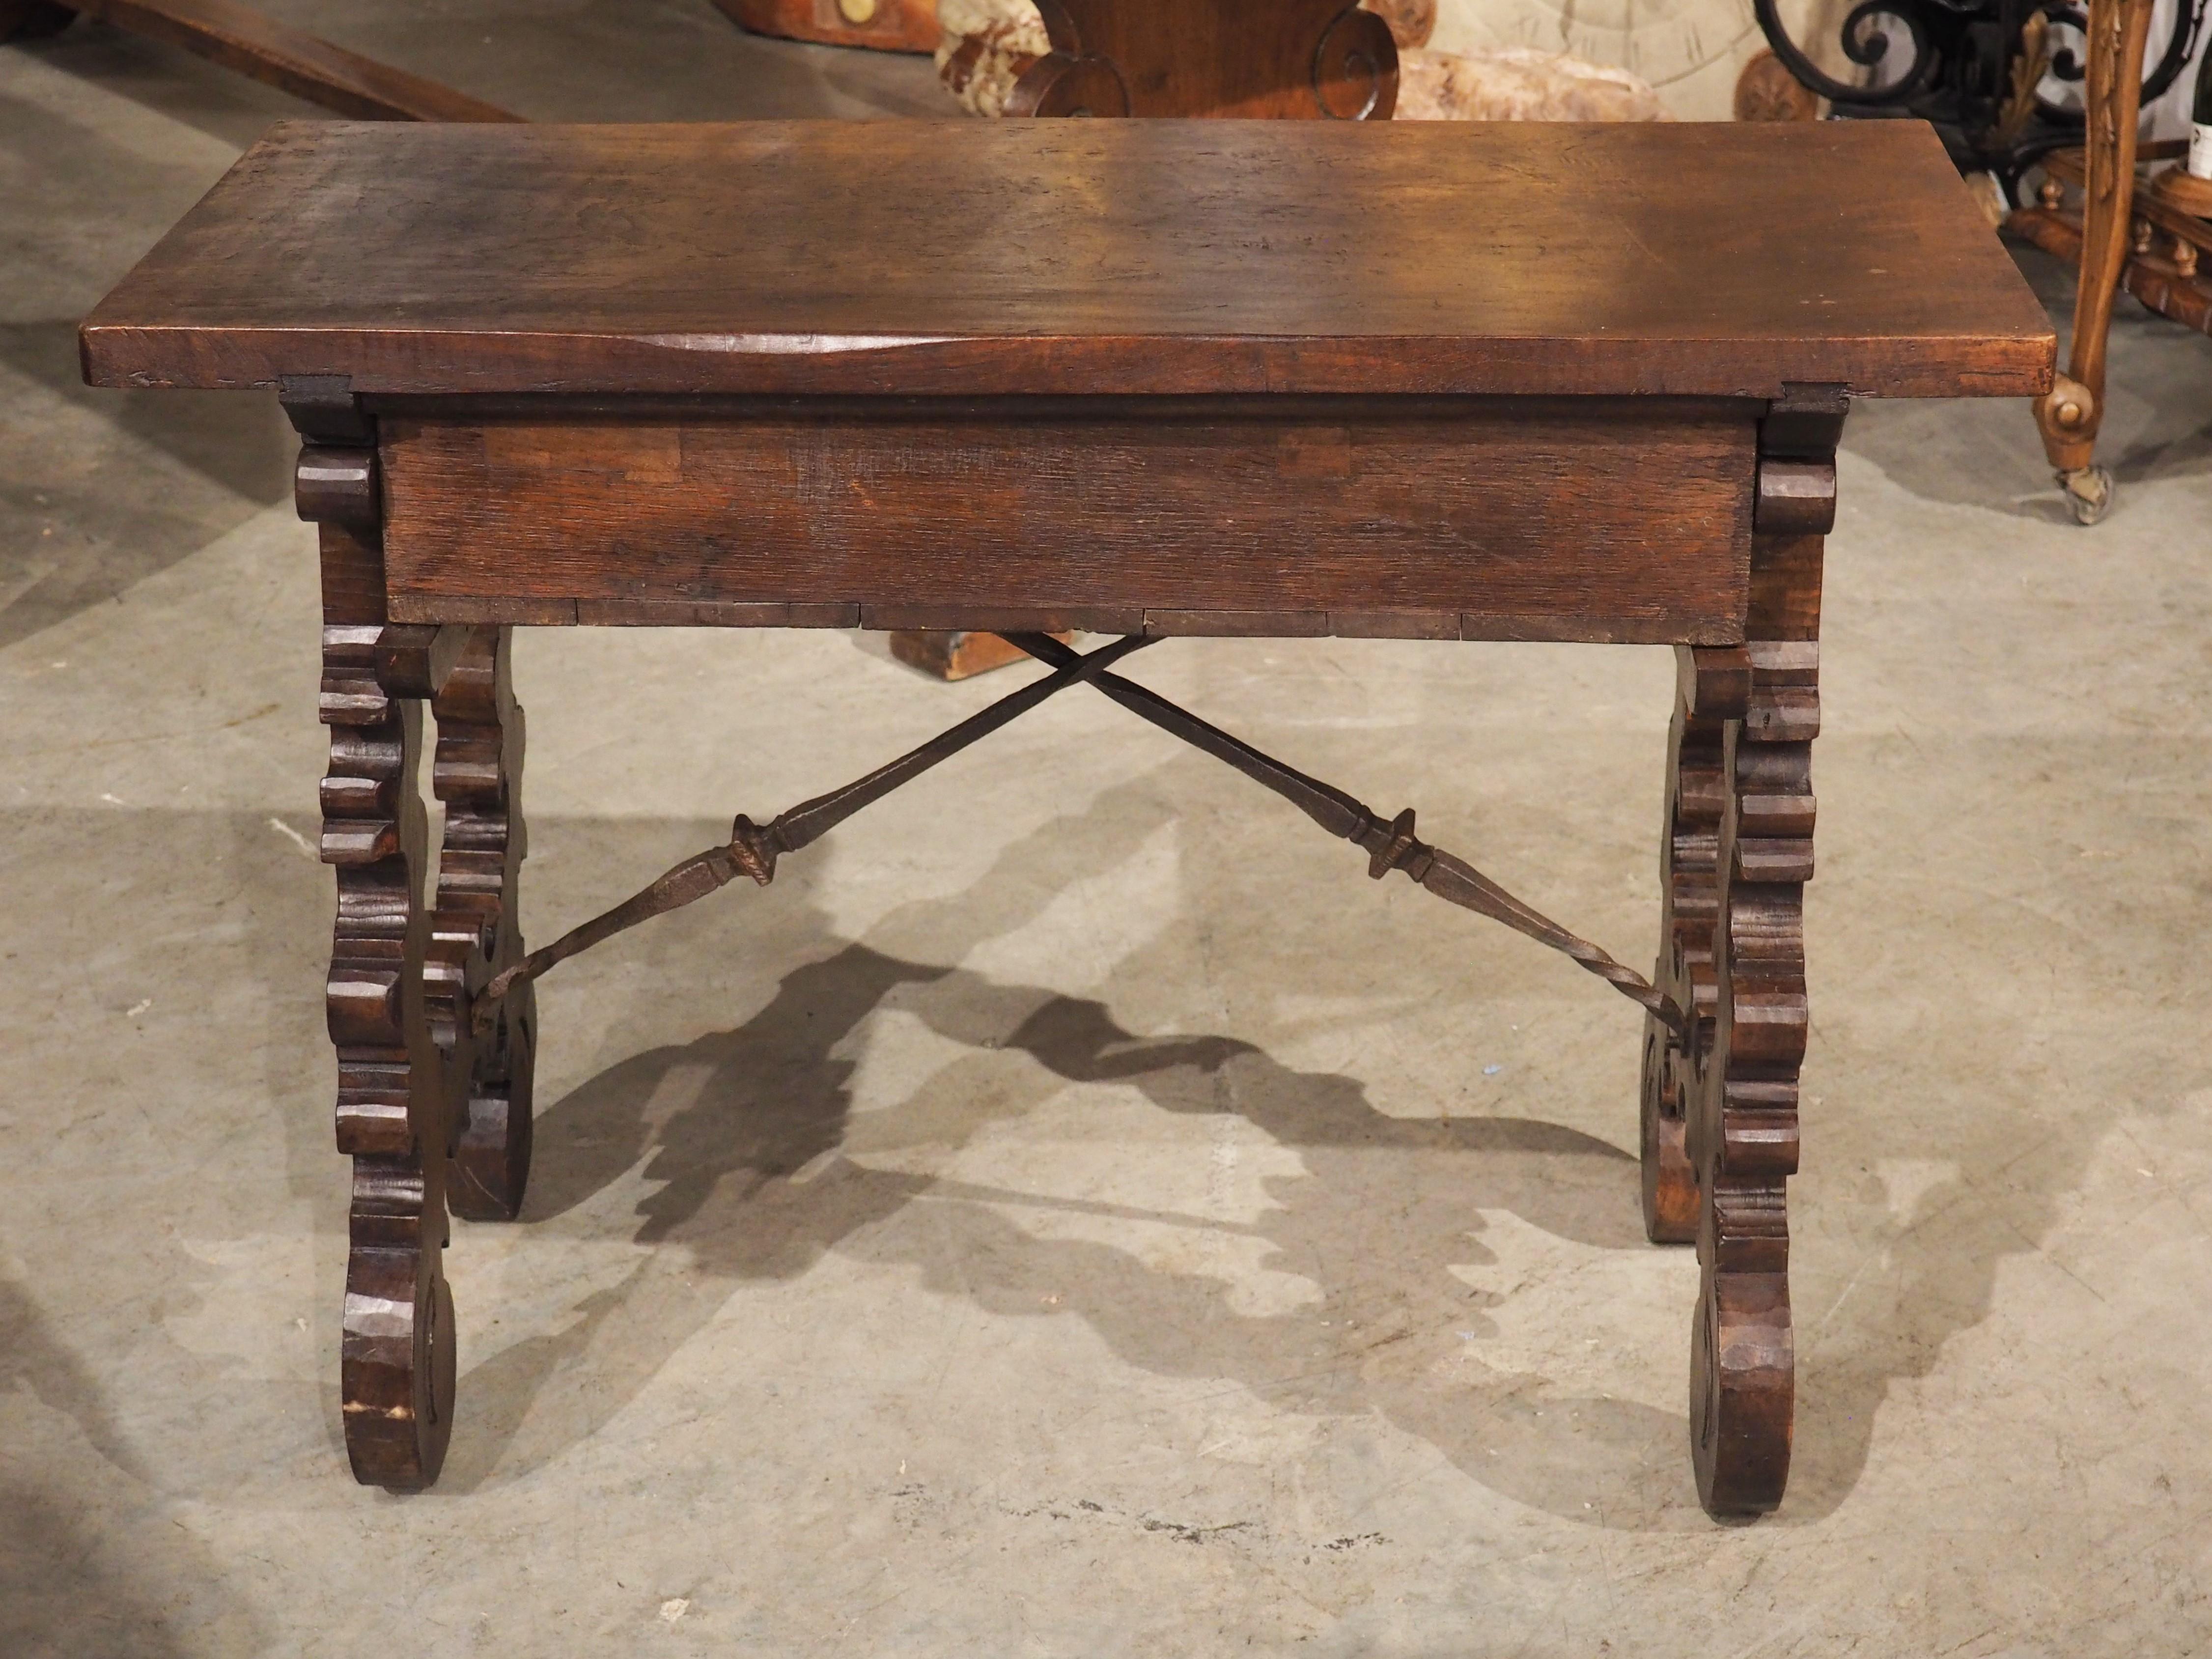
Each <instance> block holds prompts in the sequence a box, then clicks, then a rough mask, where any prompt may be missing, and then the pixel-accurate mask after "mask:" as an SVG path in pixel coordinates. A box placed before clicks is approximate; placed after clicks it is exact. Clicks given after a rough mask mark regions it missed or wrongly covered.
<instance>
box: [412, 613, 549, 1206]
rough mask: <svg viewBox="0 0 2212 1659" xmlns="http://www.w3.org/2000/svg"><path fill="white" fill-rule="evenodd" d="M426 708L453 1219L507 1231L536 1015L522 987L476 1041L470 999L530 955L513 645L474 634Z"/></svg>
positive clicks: (503, 634) (523, 1173)
mask: <svg viewBox="0 0 2212 1659" xmlns="http://www.w3.org/2000/svg"><path fill="white" fill-rule="evenodd" d="M464 632H465V639H464V640H463V641H462V642H461V643H460V645H459V649H458V651H457V652H456V653H455V656H454V659H453V667H452V670H451V671H450V672H449V673H447V675H446V676H445V678H444V679H443V682H442V684H441V685H440V687H439V688H438V690H437V693H436V696H435V698H434V699H433V700H432V702H431V708H432V709H433V710H434V711H435V713H436V714H437V717H438V754H437V759H436V762H435V764H434V765H433V767H432V769H431V787H432V788H433V790H434V791H435V793H436V794H437V796H438V799H440V800H441V801H443V802H444V803H445V804H446V836H445V845H444V847H443V848H442V849H441V853H440V855H439V862H438V911H437V918H436V921H435V922H434V923H433V925H432V928H431V962H430V967H429V979H428V993H429V1001H430V1022H431V1028H432V1030H433V1031H434V1033H435V1036H436V1038H437V1042H438V1045H439V1048H440V1049H441V1051H442V1052H443V1054H444V1055H445V1058H446V1064H447V1068H448V1072H449V1074H450V1075H451V1076H452V1077H453V1090H454V1094H455V1097H456V1098H458V1099H460V1100H462V1101H463V1102H465V1105H464V1106H463V1108H462V1109H461V1111H460V1113H459V1122H458V1123H457V1124H456V1126H455V1127H456V1133H455V1136H454V1141H453V1186H452V1190H451V1192H450V1194H449V1200H450V1202H451V1203H452V1205H453V1213H454V1214H456V1215H459V1216H462V1217H465V1218H467V1219H468V1220H471V1221H512V1220H513V1219H514V1218H515V1217H516V1216H517V1215H518V1214H519V1213H520V1212H521V1209H522V1194H523V1189H524V1188H526V1186H527V1185H528V1184H529V1180H530V1146H531V1073H532V1066H533V1063H534V1060H535V1058H536V1054H537V1048H538V1003H537V999H536V997H535V995H534V994H532V989H531V987H529V986H528V985H527V984H525V985H523V986H522V987H520V989H519V990H518V992H517V993H516V994H514V995H513V996H511V997H508V998H507V999H506V1000H503V1001H502V1002H501V1006H500V1010H499V1019H498V1023H497V1024H495V1025H494V1026H493V1027H492V1029H491V1030H489V1031H488V1032H485V1033H483V1035H481V1036H475V1035H473V1034H472V1032H471V1000H472V999H473V998H474V997H475V996H476V995H477V993H478V992H480V991H481V990H483V987H484V985H485V983H486V982H487V981H489V980H490V979H491V978H492V976H493V975H495V974H497V973H499V972H500V971H501V969H505V968H507V967H508V966H509V965H510V964H512V963H515V962H519V961H520V960H521V958H522V957H523V956H524V955H525V954H526V951H525V949H524V946H523V942H522V927H521V921H520V914H519V911H518V903H519V895H518V891H517V889H518V885H519V883H520V877H521V871H522V859H523V854H524V852H525V851H526V840H527V837H526V834H525V831H524V828H523V821H522V756H523V720H522V708H521V705H520V704H519V703H517V702H515V700H514V690H513V679H512V671H511V665H510V661H509V658H510V650H511V641H510V638H509V635H508V631H507V629H503V628H471V629H466V630H464Z"/></svg>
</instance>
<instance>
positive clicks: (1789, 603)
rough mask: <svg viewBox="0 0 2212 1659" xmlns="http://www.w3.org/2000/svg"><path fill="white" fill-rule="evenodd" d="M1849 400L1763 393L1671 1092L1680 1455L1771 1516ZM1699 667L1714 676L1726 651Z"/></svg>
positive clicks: (1728, 1505) (1728, 1504) (1778, 1490)
mask: <svg viewBox="0 0 2212 1659" xmlns="http://www.w3.org/2000/svg"><path fill="white" fill-rule="evenodd" d="M1844 408H1845V404H1844V399H1843V398H1842V396H1841V394H1840V393H1837V392H1828V391H1826V390H1823V389H1820V388H1807V389H1804V390H1803V391H1802V392H1797V393H1796V394H1795V395H1792V396H1786V397H1784V398H1782V399H1780V400H1778V402H1777V403H1775V404H1773V405H1772V406H1771V409H1770V410H1769V413H1768V416H1767V419H1766V421H1765V423H1764V425H1763V427H1762V428H1761V433H1760V456H1759V483H1758V491H1757V501H1758V507H1757V511H1756V513H1755V516H1754V519H1753V526H1754V534H1753V542H1752V564H1751V596H1750V606H1749V615H1748V617H1747V625H1746V629H1745V633H1746V642H1745V647H1744V651H1743V662H1744V666H1745V669H1746V670H1747V673H1746V678H1747V685H1746V687H1745V695H1744V701H1743V704H1742V708H1741V715H1740V717H1737V718H1730V719H1728V720H1725V721H1724V722H1723V725H1722V729H1721V750H1720V757H1719V759H1720V781H1721V783H1722V787H1721V790H1720V799H1719V806H1720V812H1719V818H1718V823H1717V841H1716V845H1715V857H1714V865H1713V870H1714V876H1715V879H1716V887H1717V905H1716V907H1715V911H1714V917H1713V926H1712V929H1711V945H1712V1003H1711V1024H1710V1036H1709V1038H1708V1040H1706V1041H1705V1042H1703V1043H1701V1044H1700V1045H1699V1049H1700V1052H1699V1053H1698V1054H1696V1056H1695V1057H1694V1061H1693V1063H1692V1065H1691V1066H1689V1067H1687V1068H1686V1073H1685V1077H1684V1086H1683V1103H1684V1108H1685V1115H1686V1128H1687V1135H1686V1152H1687V1154H1688V1158H1689V1162H1690V1164H1691V1167H1692V1170H1694V1171H1695V1173H1696V1178H1697V1187H1698V1196H1699V1213H1698V1231H1697V1240H1698V1261H1699V1281H1700V1282H1699V1298H1698V1311H1697V1316H1696V1320H1695V1323H1694V1326H1693V1328H1692V1353H1691V1370H1690V1437H1691V1450H1692V1462H1694V1464H1695V1466H1696V1469H1697V1477H1698V1496H1699V1499H1700V1500H1701V1501H1702V1502H1703V1503H1704V1504H1705V1508H1706V1509H1707V1510H1710V1511H1711V1512H1712V1513H1713V1514H1715V1515H1757V1514H1762V1513H1764V1512H1765V1511H1766V1510H1771V1509H1772V1508H1773V1507H1774V1506H1775V1505H1776V1504H1778V1503H1780V1502H1781V1501H1782V1492H1783V1487H1784V1485H1785V1484H1786V1483H1787V1481H1788V1480H1789V1475H1790V1426H1791V1416H1792V1413H1793V1410H1794V1407H1795V1401H1796V1347H1795V1342H1794V1338H1793V1335H1792V1330H1791V1325H1790V1225H1789V1212H1788V1207H1787V1198H1786V1187H1787V1182H1788V1178H1789V1177H1790V1176H1791V1175H1793V1174H1794V1173H1796V1169H1797V1144H1798V1128H1797V1075H1798V1068H1799V1066H1801V1064H1802V1062H1803V1060H1804V1058H1805V1044H1806V1037H1807V1034H1808V1030H1810V1015H1809V1012H1808V1006H1807V1001H1806V991H1805V933H1804V891H1805V883H1806V882H1807V881H1808V880H1810V879H1811V878H1812V874H1813V823H1814V800H1813V780H1812V744H1813V738H1814V736H1815V735H1816V734H1817V733H1818V732H1819V731H1820V689H1819V688H1820V646H1819V643H1818V641H1819V637H1820V561H1821V550H1822V548H1821V538H1822V537H1823V536H1824V535H1825V534H1826V532H1827V530H1828V529H1829V527H1830V526H1831V525H1832V522H1833V520H1834V514H1835V443H1836V440H1837V438H1838V436H1839V435H1840V434H1841V431H1842V427H1843V417H1844ZM1707 656H1708V653H1703V652H1700V653H1697V657H1698V659H1699V661H1698V662H1697V663H1696V664H1695V665H1693V678H1697V679H1699V680H1700V681H1702V680H1703V678H1705V676H1704V674H1703V673H1702V672H1696V671H1694V670H1701V669H1702V668H1703V666H1704V660H1703V659H1705V658H1706V657H1707ZM1712 666H1713V668H1714V670H1715V671H1716V675H1717V674H1718V671H1719V669H1720V668H1721V666H1722V659H1721V657H1720V656H1718V655H1715V656H1714V657H1713V658H1712ZM1699 690H1700V691H1702V686H1700V687H1699ZM1701 1012H1702V1011H1701ZM1699 1026H1700V1028H1701V1029H1702V1028H1704V1026H1705V1020H1704V1019H1703V1018H1700V1020H1699Z"/></svg>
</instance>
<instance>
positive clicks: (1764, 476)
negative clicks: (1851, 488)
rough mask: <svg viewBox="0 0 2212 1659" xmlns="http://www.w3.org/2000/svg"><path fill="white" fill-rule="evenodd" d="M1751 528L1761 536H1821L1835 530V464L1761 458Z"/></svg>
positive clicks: (1765, 456)
mask: <svg viewBox="0 0 2212 1659" xmlns="http://www.w3.org/2000/svg"><path fill="white" fill-rule="evenodd" d="M1751 527H1752V529H1753V532H1756V533H1757V534H1759V535H1761V536H1825V535H1826V534H1827V533H1828V532H1830V531H1831V530H1833V529H1834V528H1835V527H1836V464H1835V462H1834V461H1833V460H1825V461H1807V460H1794V459H1789V458H1787V457H1784V456H1768V455H1762V456H1760V457H1759V488H1758V492H1757V494H1756V495H1755V496H1754V497H1753V501H1752V509H1751Z"/></svg>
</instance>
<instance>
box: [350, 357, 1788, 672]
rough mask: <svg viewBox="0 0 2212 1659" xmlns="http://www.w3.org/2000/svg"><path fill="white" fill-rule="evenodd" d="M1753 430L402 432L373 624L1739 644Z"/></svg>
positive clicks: (1486, 408)
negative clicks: (383, 617)
mask: <svg viewBox="0 0 2212 1659" xmlns="http://www.w3.org/2000/svg"><path fill="white" fill-rule="evenodd" d="M1761 407H1762V406H1761V405H1760V404H1757V403H1753V402H1749V401H1741V400H1722V399H1685V398H1634V399H1630V398H1622V399H1546V398H1107V399H1097V400H1090V401H1077V400H1067V399H1000V400H994V401H981V402H977V401H967V400H940V399H920V400H915V399H900V400H893V399H874V398H825V399H812V400H790V399H785V400H758V401H754V402H749V403H744V404H719V405H713V406H704V407H690V408H687V407H684V406H682V405H676V406H667V405H655V404H640V405H638V406H635V407H627V408H626V407H623V406H621V405H619V404H597V405H585V406H574V405H569V406H564V405H562V404H558V403H555V404H549V405H545V406H539V407H529V406H510V407H508V408H505V409H493V410H481V409H479V410H471V409H469V408H468V407H467V406H465V405H462V406H459V408H458V409H453V408H448V409H440V408H435V407H433V408H429V409H427V410H404V409H395V410H386V411H384V412H383V413H382V416H381V418H380V422H379V434H380V443H379V452H380V473H381V489H382V492H383V516H384V547H385V564H386V585H387V589H388V595H387V597H388V603H389V608H390V615H391V617H392V620H394V621H395V622H501V623H663V624H697V623H704V624H720V625H732V626H768V627H773V626H827V627H854V626H860V627H877V628H936V627H947V628H951V627H958V628H1027V629H1060V628H1084V629H1095V630H1097V631H1103V632H1124V633H1127V632H1137V631H1151V632H1155V633H1178V634H1254V633H1261V634H1277V635H1300V634H1342V635H1381V636H1401V637H1416V638H1467V639H1547V640H1582V641H1617V642H1653V643H1674V644H1698V645H1718V644H1731V643H1735V642H1737V641H1741V639H1742V637H1743V623H1744V615H1745V608H1746V605H1747V583H1748V569H1749V560H1750V550H1751V534H1752V496H1753V481H1754V471H1755V454H1754V451H1755V443H1756V433H1757V421H1758V417H1759V412H1760V410H1761Z"/></svg>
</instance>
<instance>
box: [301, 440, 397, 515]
mask: <svg viewBox="0 0 2212 1659" xmlns="http://www.w3.org/2000/svg"><path fill="white" fill-rule="evenodd" d="M292 499H293V501H295V503H296V504H297V505H298V507H299V509H300V516H301V518H303V519H305V520H307V522H308V523H310V524H343V525H351V526H354V527H355V528H356V529H371V530H373V529H374V528H375V527H376V526H378V525H379V524H380V523H382V522H383V518H384V513H383V509H382V503H381V502H380V501H379V500H378V498H377V487H376V452H375V451H374V450H373V449H352V448H339V447H337V446H335V445H330V444H303V445H301V448H300V459H299V463H298V465H296V466H295V468H294V469H293V472H292Z"/></svg>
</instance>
